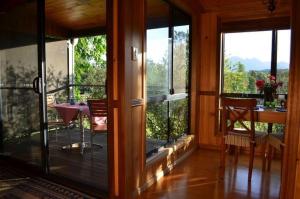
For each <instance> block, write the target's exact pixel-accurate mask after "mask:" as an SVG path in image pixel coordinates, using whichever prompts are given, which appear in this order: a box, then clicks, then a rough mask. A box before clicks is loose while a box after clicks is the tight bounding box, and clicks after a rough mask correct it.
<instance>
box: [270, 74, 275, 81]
mask: <svg viewBox="0 0 300 199" xmlns="http://www.w3.org/2000/svg"><path fill="white" fill-rule="evenodd" d="M268 78H269V79H270V81H276V77H275V76H274V75H269V76H268Z"/></svg>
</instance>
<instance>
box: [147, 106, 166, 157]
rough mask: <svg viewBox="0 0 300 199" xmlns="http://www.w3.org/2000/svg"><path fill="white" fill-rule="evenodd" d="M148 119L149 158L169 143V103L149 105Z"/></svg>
mask: <svg viewBox="0 0 300 199" xmlns="http://www.w3.org/2000/svg"><path fill="white" fill-rule="evenodd" d="M146 117H147V121H146V147H147V148H146V153H147V156H149V155H151V153H153V152H156V151H157V149H158V148H159V147H161V146H163V145H164V144H166V143H167V139H168V103H167V102H164V103H148V104H147V110H146Z"/></svg>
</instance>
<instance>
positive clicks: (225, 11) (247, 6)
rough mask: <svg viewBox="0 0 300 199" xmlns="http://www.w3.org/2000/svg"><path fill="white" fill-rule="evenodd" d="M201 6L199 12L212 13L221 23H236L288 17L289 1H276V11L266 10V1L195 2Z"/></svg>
mask: <svg viewBox="0 0 300 199" xmlns="http://www.w3.org/2000/svg"><path fill="white" fill-rule="evenodd" d="M197 1H198V2H199V4H200V5H201V8H199V10H202V11H204V12H214V13H216V14H217V15H218V16H220V18H221V19H222V20H223V21H237V20H243V19H260V18H272V17H278V16H289V15H290V8H291V7H290V5H291V0H277V4H276V9H275V11H274V12H272V13H271V12H270V11H268V9H267V5H266V3H264V2H266V1H267V0H197Z"/></svg>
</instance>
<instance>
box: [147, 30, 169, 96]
mask: <svg viewBox="0 0 300 199" xmlns="http://www.w3.org/2000/svg"><path fill="white" fill-rule="evenodd" d="M168 35H169V28H158V29H150V30H147V95H148V97H151V96H157V95H163V94H168V93H169V84H168V82H169V81H168V80H169V77H168V73H169V69H168V67H169V61H168V57H169V50H168V49H169V37H168Z"/></svg>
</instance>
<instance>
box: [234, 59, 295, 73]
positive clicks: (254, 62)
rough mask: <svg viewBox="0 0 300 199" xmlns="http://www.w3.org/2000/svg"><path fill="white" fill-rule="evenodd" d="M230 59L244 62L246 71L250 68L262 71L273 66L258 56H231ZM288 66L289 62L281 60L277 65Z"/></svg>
mask: <svg viewBox="0 0 300 199" xmlns="http://www.w3.org/2000/svg"><path fill="white" fill-rule="evenodd" d="M229 60H230V61H231V62H232V63H237V62H241V63H242V64H244V65H245V69H246V71H249V70H256V71H261V70H266V69H270V66H271V63H270V62H263V61H261V60H259V59H256V58H251V59H248V58H241V57H237V56H233V57H230V58H229ZM288 68H289V63H287V62H279V63H278V65H277V69H288Z"/></svg>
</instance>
